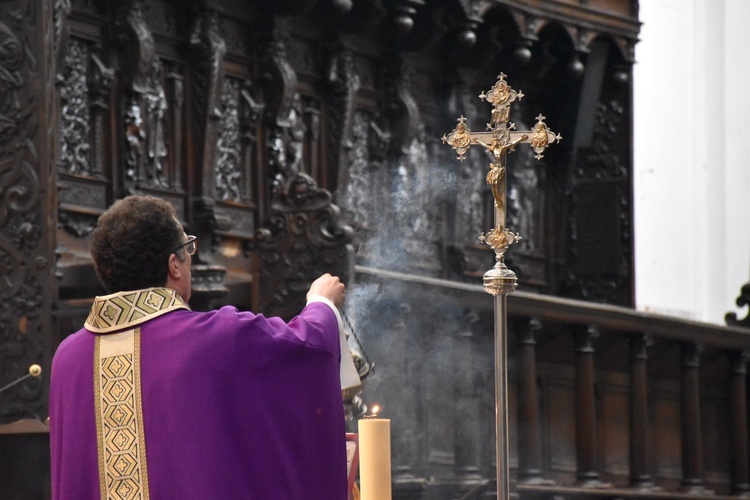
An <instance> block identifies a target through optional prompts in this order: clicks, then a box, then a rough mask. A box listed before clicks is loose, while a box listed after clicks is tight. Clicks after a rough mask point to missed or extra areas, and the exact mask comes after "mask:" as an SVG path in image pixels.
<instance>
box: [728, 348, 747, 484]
mask: <svg viewBox="0 0 750 500" xmlns="http://www.w3.org/2000/svg"><path fill="white" fill-rule="evenodd" d="M749 355H750V352H748V351H747V350H746V349H745V350H741V351H732V352H730V353H729V357H730V363H731V368H732V371H731V373H730V377H729V401H730V404H731V408H730V419H731V439H732V441H731V449H730V455H729V464H730V478H731V480H730V481H731V484H730V488H731V492H732V494H733V495H738V496H742V497H746V498H750V465H749V464H748V458H749V457H748V453H750V452H748V435H747V434H748V433H747V426H748V420H747V360H748V356H749Z"/></svg>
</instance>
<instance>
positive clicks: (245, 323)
mask: <svg viewBox="0 0 750 500" xmlns="http://www.w3.org/2000/svg"><path fill="white" fill-rule="evenodd" d="M136 326H137V327H140V370H141V380H140V389H141V395H142V397H141V401H142V414H143V424H142V425H143V434H144V438H145V439H144V449H145V454H146V461H147V470H148V487H147V489H148V492H149V493H150V498H151V499H156V500H162V499H195V500H198V499H207V500H208V499H211V500H214V499H232V500H236V499H254V500H284V499H289V500H294V499H300V500H302V499H305V500H345V499H346V498H347V491H346V489H347V483H346V451H345V428H344V409H343V404H342V398H341V385H340V379H339V361H340V357H341V356H340V353H341V351H340V346H339V331H338V325H337V318H336V315H335V313H334V312H333V310H332V309H331V308H330V307H329V306H328V305H326V304H324V303H320V302H313V303H310V304H308V305H307V307H305V309H304V310H303V311H302V312H301V313H300V315H299V316H297V317H296V318H294V319H293V320H292V321H290V322H289V323H285V322H284V321H283V320H281V319H280V318H266V317H264V316H262V315H255V314H252V313H250V312H239V311H238V310H237V309H235V308H233V307H223V308H221V309H219V310H217V311H212V312H205V313H204V312H193V311H190V310H188V309H178V310H173V311H170V312H167V313H165V314H162V315H160V316H157V317H153V318H149V319H147V320H146V321H144V322H142V323H139V324H137V325H136ZM104 335H105V336H106V334H104ZM96 336H97V334H94V333H92V332H91V331H89V330H87V329H85V328H84V329H82V330H80V331H79V332H77V333H75V334H73V335H71V336H69V337H68V338H66V339H65V340H64V341H63V342H62V343H61V344H60V346H59V348H58V350H57V352H56V354H55V357H54V360H53V363H52V374H51V387H50V442H51V457H52V493H53V498H55V499H57V500H69V499H70V500H86V499H94V498H100V491H101V490H100V484H99V477H100V476H99V468H100V464H99V460H98V458H99V457H98V445H99V442H98V440H97V416H96V405H95V393H94V356H95V354H94V345H95V337H96ZM140 498H143V497H140Z"/></svg>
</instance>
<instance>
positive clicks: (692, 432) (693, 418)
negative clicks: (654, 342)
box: [681, 343, 708, 495]
mask: <svg viewBox="0 0 750 500" xmlns="http://www.w3.org/2000/svg"><path fill="white" fill-rule="evenodd" d="M701 354H703V346H702V345H700V344H694V343H689V344H683V345H682V402H681V407H682V486H683V489H684V490H685V491H686V492H688V493H692V494H698V495H700V494H706V493H708V491H707V490H706V488H705V487H704V486H703V445H702V441H701V418H700V380H699V368H700V364H701V363H700V357H701Z"/></svg>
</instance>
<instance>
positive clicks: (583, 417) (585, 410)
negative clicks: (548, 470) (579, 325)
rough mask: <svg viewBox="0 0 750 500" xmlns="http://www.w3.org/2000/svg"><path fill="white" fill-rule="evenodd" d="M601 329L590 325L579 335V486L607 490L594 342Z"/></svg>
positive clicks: (577, 406) (577, 385) (577, 338)
mask: <svg viewBox="0 0 750 500" xmlns="http://www.w3.org/2000/svg"><path fill="white" fill-rule="evenodd" d="M597 337H599V329H598V328H597V327H596V326H589V327H588V328H586V329H585V330H582V331H578V332H577V334H576V347H575V350H576V353H575V362H576V382H575V385H576V462H577V470H576V478H577V479H578V486H582V487H584V488H605V487H608V486H610V485H609V484H607V483H602V482H601V481H600V480H599V472H598V464H599V450H598V449H597V422H596V394H595V377H594V340H596V338H597Z"/></svg>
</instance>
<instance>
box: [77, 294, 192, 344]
mask: <svg viewBox="0 0 750 500" xmlns="http://www.w3.org/2000/svg"><path fill="white" fill-rule="evenodd" d="M176 309H189V307H188V306H187V305H186V304H185V302H184V301H183V300H182V297H180V294H178V293H177V292H176V291H175V290H172V289H171V288H146V289H143V290H134V291H132V292H119V293H115V294H112V295H105V296H103V297H96V299H95V300H94V304H93V306H92V307H91V312H90V313H89V317H88V318H87V319H86V323H85V325H84V326H85V327H86V329H88V330H90V331H92V332H94V333H109V332H114V331H117V330H122V329H123V328H132V327H134V326H135V325H137V324H139V323H143V322H144V321H147V320H149V319H153V318H155V317H157V316H161V315H162V314H165V313H168V312H170V311H174V310H176Z"/></svg>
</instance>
